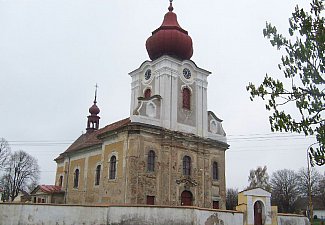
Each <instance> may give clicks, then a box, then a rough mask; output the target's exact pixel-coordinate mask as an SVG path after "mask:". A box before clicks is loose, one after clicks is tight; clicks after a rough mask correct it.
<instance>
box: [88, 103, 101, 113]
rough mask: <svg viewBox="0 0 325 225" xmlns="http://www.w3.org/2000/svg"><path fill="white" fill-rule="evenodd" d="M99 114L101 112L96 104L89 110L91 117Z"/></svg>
mask: <svg viewBox="0 0 325 225" xmlns="http://www.w3.org/2000/svg"><path fill="white" fill-rule="evenodd" d="M99 112H100V110H99V108H98V107H97V105H96V103H94V104H93V106H92V107H90V108H89V113H90V114H91V115H97V114H98V113H99Z"/></svg>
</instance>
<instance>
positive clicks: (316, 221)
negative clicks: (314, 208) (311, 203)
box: [314, 220, 325, 225]
mask: <svg viewBox="0 0 325 225" xmlns="http://www.w3.org/2000/svg"><path fill="white" fill-rule="evenodd" d="M321 224H324V225H325V222H324V223H321V220H314V225H321Z"/></svg>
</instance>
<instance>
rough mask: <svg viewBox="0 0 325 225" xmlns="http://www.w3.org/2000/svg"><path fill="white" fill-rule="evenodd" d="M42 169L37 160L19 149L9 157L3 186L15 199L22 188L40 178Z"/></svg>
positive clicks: (11, 199) (10, 198) (11, 198)
mask: <svg viewBox="0 0 325 225" xmlns="http://www.w3.org/2000/svg"><path fill="white" fill-rule="evenodd" d="M39 175H40V170H39V166H38V163H37V160H36V159H35V158H34V157H33V156H31V155H29V154H28V153H26V152H24V151H17V152H15V153H13V154H12V155H11V156H10V158H9V163H8V165H7V166H6V168H5V174H4V176H3V179H2V180H3V186H4V189H5V191H7V192H8V193H6V194H7V196H8V198H9V200H10V201H13V200H14V199H15V198H16V197H17V196H18V194H19V192H20V190H24V189H26V188H28V186H29V185H30V184H32V183H34V182H37V181H38V180H39Z"/></svg>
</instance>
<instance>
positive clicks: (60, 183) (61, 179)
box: [59, 175, 63, 187]
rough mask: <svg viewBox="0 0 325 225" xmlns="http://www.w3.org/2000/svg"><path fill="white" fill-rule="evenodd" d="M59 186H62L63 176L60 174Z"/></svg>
mask: <svg viewBox="0 0 325 225" xmlns="http://www.w3.org/2000/svg"><path fill="white" fill-rule="evenodd" d="M59 186H60V187H62V186H63V176H62V175H61V176H60V178H59Z"/></svg>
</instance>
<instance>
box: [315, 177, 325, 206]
mask: <svg viewBox="0 0 325 225" xmlns="http://www.w3.org/2000/svg"><path fill="white" fill-rule="evenodd" d="M318 191H319V192H318V195H317V199H319V201H320V203H321V204H322V206H323V207H325V174H324V175H323V176H321V180H320V181H319V186H318Z"/></svg>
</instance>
